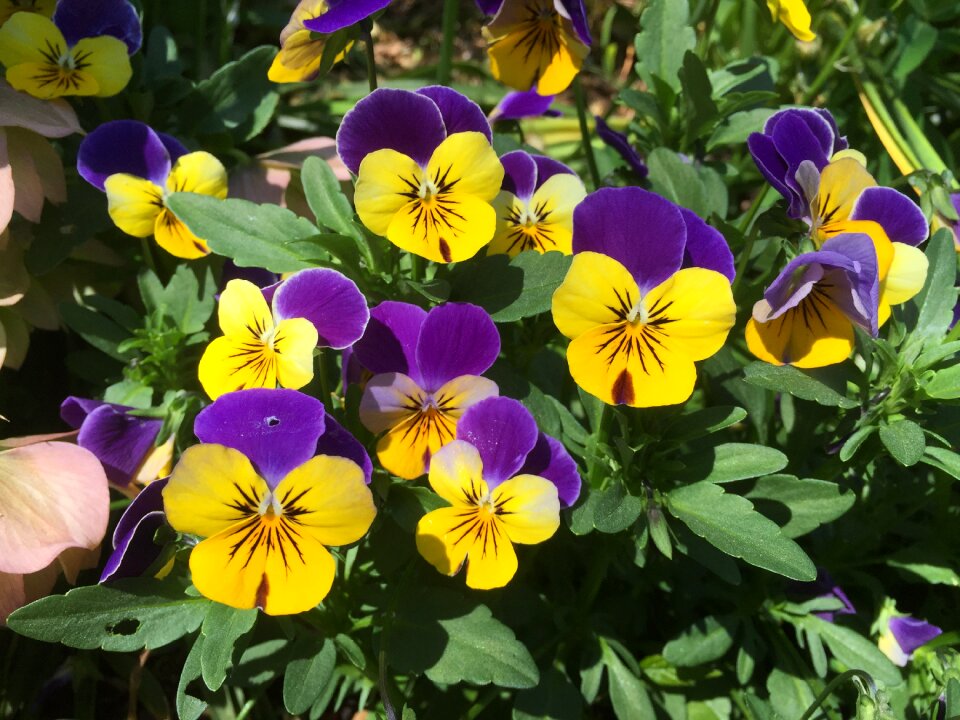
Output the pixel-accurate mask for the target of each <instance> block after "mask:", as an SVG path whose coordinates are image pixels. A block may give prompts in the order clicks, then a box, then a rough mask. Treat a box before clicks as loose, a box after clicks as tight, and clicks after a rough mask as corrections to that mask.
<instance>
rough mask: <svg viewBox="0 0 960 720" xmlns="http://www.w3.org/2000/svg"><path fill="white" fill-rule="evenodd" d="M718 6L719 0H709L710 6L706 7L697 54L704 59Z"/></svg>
mask: <svg viewBox="0 0 960 720" xmlns="http://www.w3.org/2000/svg"><path fill="white" fill-rule="evenodd" d="M719 7H720V0H711V2H710V7H709V8H707V16H706V21H705V23H704V26H703V35H701V36H700V43H699V47H698V48H697V50H698V54H699V55H700V57H701V58H702V59H704V60H706V58H707V51H708V50H709V49H710V33H712V32H713V23H714V20H715V19H716V17H717V9H718V8H719Z"/></svg>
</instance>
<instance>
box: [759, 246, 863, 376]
mask: <svg viewBox="0 0 960 720" xmlns="http://www.w3.org/2000/svg"><path fill="white" fill-rule="evenodd" d="M879 296H880V282H879V274H878V270H877V252H876V249H875V247H874V244H873V241H872V240H871V239H870V237H869V236H867V235H864V234H862V233H848V234H843V235H838V236H836V237H834V238H832V239H831V240H828V241H827V242H826V243H824V244H823V247H822V248H820V250H817V251H815V252H810V253H804V254H802V255H799V256H798V257H796V258H794V259H793V260H792V261H790V263H789V264H788V265H787V266H786V267H785V268H784V269H783V272H781V273H780V275H778V276H777V279H776V280H774V281H773V283H772V284H771V285H770V287H769V288H767V290H766V292H765V293H764V296H763V299H762V300H760V301H758V302H757V304H756V305H754V307H753V317H751V318H750V320H749V322H748V323H747V328H746V336H747V347H749V348H750V352H752V353H753V354H754V355H756V356H757V357H758V358H760V359H761V360H765V361H766V362H769V363H773V364H775V365H794V366H796V367H801V368H815V367H824V366H826V365H833V364H835V363H839V362H843V361H844V360H846V359H847V358H848V357H849V356H850V352H851V351H852V350H853V345H854V333H853V326H854V325H858V326H860V327H861V328H863V329H864V330H865V331H867V332H868V333H870V334H871V335H873V336H876V334H877V327H878V312H879V310H878V303H879Z"/></svg>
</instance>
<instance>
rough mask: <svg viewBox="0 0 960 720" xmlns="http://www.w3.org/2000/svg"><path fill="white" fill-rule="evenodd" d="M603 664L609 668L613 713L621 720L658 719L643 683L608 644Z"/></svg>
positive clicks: (608, 678) (608, 677)
mask: <svg viewBox="0 0 960 720" xmlns="http://www.w3.org/2000/svg"><path fill="white" fill-rule="evenodd" d="M603 662H604V664H605V665H606V666H607V687H608V688H609V691H610V702H611V703H612V705H613V712H614V714H616V716H617V718H619V720H652V718H655V717H656V713H655V712H654V710H653V703H651V702H650V695H649V694H647V689H646V687H645V686H644V684H643V682H641V681H640V678H638V677H637V676H636V675H634V674H633V672H631V670H630V668H628V667H627V666H626V665H624V663H623V661H622V660H621V659H620V658H619V657H618V656H617V654H616V653H615V652H614V651H613V650H612V649H610V647H609V646H608V645H606V643H604V645H603Z"/></svg>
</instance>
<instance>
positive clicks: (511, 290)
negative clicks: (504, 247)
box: [450, 250, 572, 323]
mask: <svg viewBox="0 0 960 720" xmlns="http://www.w3.org/2000/svg"><path fill="white" fill-rule="evenodd" d="M571 262H572V258H571V256H569V255H563V254H561V253H558V252H548V253H543V254H542V255H541V254H540V253H538V252H536V251H534V250H527V251H525V252H522V253H520V254H519V255H517V256H516V257H515V258H512V259H511V258H509V257H508V256H506V255H489V256H487V257H483V258H479V259H476V260H473V261H469V262H466V263H462V264H461V265H460V266H459V267H457V268H456V269H455V270H454V271H453V272H452V273H451V274H450V285H451V287H452V291H451V297H450V299H451V300H455V301H458V302H469V303H474V304H475V305H479V306H480V307H482V308H484V309H485V310H486V311H487V312H489V313H490V315H491V317H492V318H493V320H494V321H495V322H498V323H502V322H514V321H515V320H520V319H522V318H525V317H531V316H533V315H539V314H541V313H545V312H547V311H548V310H550V304H551V301H552V299H553V293H554V291H556V289H557V288H558V287H559V286H560V283H562V282H563V279H564V278H565V277H566V276H567V270H569V269H570V263H571Z"/></svg>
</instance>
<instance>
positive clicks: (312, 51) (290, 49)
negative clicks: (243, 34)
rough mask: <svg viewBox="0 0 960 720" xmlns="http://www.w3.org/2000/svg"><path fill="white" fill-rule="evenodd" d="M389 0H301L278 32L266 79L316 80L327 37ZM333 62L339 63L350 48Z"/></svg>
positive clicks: (383, 5)
mask: <svg viewBox="0 0 960 720" xmlns="http://www.w3.org/2000/svg"><path fill="white" fill-rule="evenodd" d="M391 2H392V0H300V3H299V4H298V5H297V7H296V8H295V9H294V11H293V14H292V15H291V16H290V22H288V23H287V25H286V27H284V28H283V31H282V32H281V33H280V52H279V53H277V56H276V57H275V58H274V59H273V64H272V65H271V66H270V70H269V71H268V72H267V77H269V78H270V80H272V81H273V82H276V83H290V82H304V81H306V80H313V79H314V78H316V77H317V73H318V72H319V70H320V61H321V60H322V59H323V50H324V48H325V47H326V43H327V39H326V36H328V35H330V34H331V33H335V32H337V31H338V30H342V29H344V28H347V27H350V26H351V25H355V24H356V23H358V22H360V21H361V20H365V19H366V18H368V17H370V16H371V15H373V14H374V13H376V12H379V11H380V10H382V9H383V8H385V7H386V6H387V5H389V4H390V3H391ZM352 44H353V43H352V41H351V42H350V43H348V44H347V46H346V47H345V48H344V50H343V51H342V52H340V54H338V55H337V57H336V58H335V59H334V62H339V61H340V60H342V59H343V58H344V56H345V55H346V53H347V52H348V51H349V50H350V47H351V46H352Z"/></svg>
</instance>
